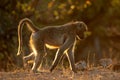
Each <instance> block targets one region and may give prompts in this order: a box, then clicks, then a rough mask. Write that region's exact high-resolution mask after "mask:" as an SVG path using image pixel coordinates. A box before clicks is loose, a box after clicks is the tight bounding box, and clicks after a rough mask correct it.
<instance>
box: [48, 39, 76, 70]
mask: <svg viewBox="0 0 120 80" xmlns="http://www.w3.org/2000/svg"><path fill="white" fill-rule="evenodd" d="M74 40H75V39H74V38H72V37H70V38H68V39H67V40H66V41H65V43H64V44H63V45H62V46H61V47H60V48H59V49H58V51H57V53H56V56H55V58H54V61H53V64H52V67H51V69H50V71H51V72H52V71H53V69H54V68H55V67H56V66H57V64H58V63H59V61H60V59H61V57H62V55H63V53H64V51H65V50H67V49H68V48H69V46H71V45H72V44H73V43H74Z"/></svg>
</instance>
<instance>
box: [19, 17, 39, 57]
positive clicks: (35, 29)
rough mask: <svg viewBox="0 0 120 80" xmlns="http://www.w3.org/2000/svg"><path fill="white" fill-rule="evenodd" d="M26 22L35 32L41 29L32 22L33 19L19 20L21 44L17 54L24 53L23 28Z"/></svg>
mask: <svg viewBox="0 0 120 80" xmlns="http://www.w3.org/2000/svg"><path fill="white" fill-rule="evenodd" d="M24 24H26V25H27V27H28V28H29V29H30V31H31V32H32V33H33V32H37V31H38V30H39V29H38V28H36V27H35V25H34V24H33V23H32V21H31V20H30V19H28V18H24V19H22V20H21V21H20V22H19V25H18V41H19V46H18V53H17V55H20V54H21V53H22V45H23V42H22V28H23V26H24Z"/></svg>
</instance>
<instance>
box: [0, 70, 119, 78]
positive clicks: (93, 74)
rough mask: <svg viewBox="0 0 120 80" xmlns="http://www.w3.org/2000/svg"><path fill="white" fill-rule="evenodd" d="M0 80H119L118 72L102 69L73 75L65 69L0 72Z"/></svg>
mask: <svg viewBox="0 0 120 80" xmlns="http://www.w3.org/2000/svg"><path fill="white" fill-rule="evenodd" d="M0 80H120V72H113V71H111V70H108V69H103V68H91V69H89V70H87V71H79V72H78V73H75V74H74V73H72V72H71V70H67V69H66V70H63V69H56V70H54V71H53V72H52V73H50V72H49V70H48V69H47V70H42V71H41V72H40V73H35V74H34V73H30V72H28V71H24V70H19V71H18V70H16V71H13V72H0Z"/></svg>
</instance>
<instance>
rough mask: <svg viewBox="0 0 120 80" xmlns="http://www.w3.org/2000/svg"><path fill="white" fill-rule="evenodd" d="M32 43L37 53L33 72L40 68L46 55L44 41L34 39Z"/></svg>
mask: <svg viewBox="0 0 120 80" xmlns="http://www.w3.org/2000/svg"><path fill="white" fill-rule="evenodd" d="M31 45H32V46H31V47H32V50H33V52H34V55H35V58H34V63H33V67H32V72H37V69H38V68H39V66H40V64H41V62H42V60H43V56H44V43H43V41H38V40H33V41H32V42H31Z"/></svg>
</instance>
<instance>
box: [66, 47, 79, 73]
mask: <svg viewBox="0 0 120 80" xmlns="http://www.w3.org/2000/svg"><path fill="white" fill-rule="evenodd" d="M66 55H67V58H68V60H69V63H70V68H71V70H72V71H73V72H75V73H77V71H76V68H75V61H74V50H73V46H71V47H70V48H69V50H68V51H67V53H66Z"/></svg>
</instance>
